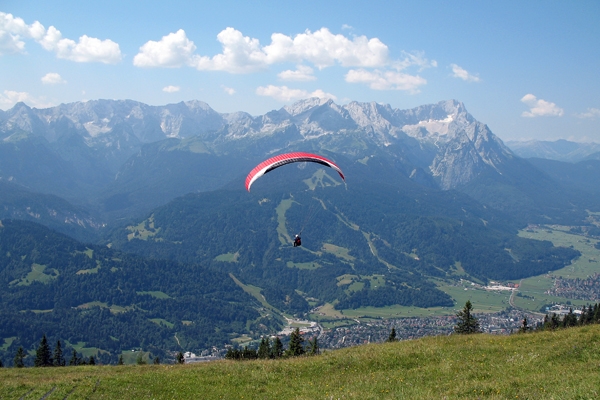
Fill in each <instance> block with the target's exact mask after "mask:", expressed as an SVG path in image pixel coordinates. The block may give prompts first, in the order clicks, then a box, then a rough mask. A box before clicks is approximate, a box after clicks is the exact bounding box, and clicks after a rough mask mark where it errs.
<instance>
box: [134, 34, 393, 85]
mask: <svg viewBox="0 0 600 400" xmlns="http://www.w3.org/2000/svg"><path fill="white" fill-rule="evenodd" d="M217 40H218V41H219V43H221V46H222V49H223V50H222V52H221V53H220V54H217V55H214V56H212V57H211V56H205V55H198V54H195V51H196V46H195V44H194V42H192V41H191V40H189V39H188V38H187V37H186V35H185V32H184V31H183V30H182V29H180V30H179V31H177V32H176V33H170V34H169V35H167V36H164V37H163V38H162V39H161V40H160V41H158V42H155V41H149V42H147V43H146V44H144V45H143V46H142V47H141V48H140V51H139V53H138V54H137V55H136V56H135V57H134V65H136V66H139V67H180V66H183V65H189V66H192V67H194V68H196V69H198V70H201V71H203V70H212V71H227V72H230V73H235V74H238V73H250V72H256V71H260V70H264V69H266V68H268V66H269V65H273V64H278V63H286V62H294V63H297V64H301V63H303V62H309V63H312V64H313V65H315V66H316V67H318V68H325V67H329V66H332V65H335V64H339V65H341V66H344V67H377V66H382V65H385V64H386V63H388V62H389V58H388V47H387V46H386V45H385V44H384V43H382V42H381V41H380V40H379V39H377V38H372V39H368V38H367V37H366V36H356V37H353V38H348V37H346V36H344V35H340V34H337V35H336V34H333V33H331V32H330V31H329V30H328V29H327V28H321V29H320V30H318V31H315V32H311V31H308V30H307V31H306V32H304V33H301V34H297V35H296V36H293V37H292V36H287V35H284V34H282V33H274V34H272V35H271V43H270V44H269V45H267V46H261V44H260V41H259V40H258V39H256V38H251V37H249V36H244V35H243V34H242V32H240V31H238V30H237V29H234V28H232V27H228V28H226V29H224V30H222V31H221V32H219V34H218V35H217Z"/></svg>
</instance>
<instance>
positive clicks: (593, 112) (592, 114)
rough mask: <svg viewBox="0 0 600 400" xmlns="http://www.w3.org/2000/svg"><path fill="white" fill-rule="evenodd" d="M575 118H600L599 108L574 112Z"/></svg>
mask: <svg viewBox="0 0 600 400" xmlns="http://www.w3.org/2000/svg"><path fill="white" fill-rule="evenodd" d="M575 116H576V117H577V118H589V119H594V118H600V108H588V109H587V111H586V112H584V113H580V114H575Z"/></svg>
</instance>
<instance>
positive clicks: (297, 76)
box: [277, 65, 317, 82]
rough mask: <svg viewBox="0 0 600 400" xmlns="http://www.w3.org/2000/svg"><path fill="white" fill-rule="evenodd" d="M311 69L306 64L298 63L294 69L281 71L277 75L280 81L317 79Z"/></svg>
mask: <svg viewBox="0 0 600 400" xmlns="http://www.w3.org/2000/svg"><path fill="white" fill-rule="evenodd" d="M313 72H314V71H313V69H312V68H311V67H309V66H306V65H298V67H296V70H295V71H292V70H289V69H288V70H286V71H282V72H280V73H279V74H277V76H278V77H279V79H281V80H282V81H299V82H308V81H314V80H315V79H317V77H316V76H314V75H313Z"/></svg>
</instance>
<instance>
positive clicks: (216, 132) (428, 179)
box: [0, 98, 589, 224]
mask: <svg viewBox="0 0 600 400" xmlns="http://www.w3.org/2000/svg"><path fill="white" fill-rule="evenodd" d="M0 139H1V141H0V154H1V155H2V157H0V179H2V180H4V181H10V182H12V183H15V184H18V185H21V186H22V187H24V188H27V189H28V190H31V191H34V192H40V193H46V194H53V195H57V196H60V197H62V198H65V199H66V200H68V201H69V202H71V203H73V204H75V205H77V206H83V207H85V208H86V209H88V210H90V211H91V212H93V213H94V216H95V218H97V219H98V222H97V223H98V224H102V223H104V222H109V221H112V220H114V219H116V218H124V217H129V216H131V215H137V216H140V215H143V213H145V212H147V211H149V210H151V209H152V208H154V207H157V206H159V205H161V204H165V203H166V202H167V201H169V200H171V199H173V198H175V197H177V196H180V195H184V194H186V193H190V192H204V191H210V190H214V189H217V188H219V187H222V186H223V185H225V184H227V183H228V182H230V181H232V180H234V179H236V178H237V179H242V177H243V175H244V174H245V172H246V171H248V170H249V169H250V168H251V167H252V166H253V165H255V164H256V163H258V162H259V161H260V160H262V159H263V158H265V157H267V156H270V155H273V154H276V153H280V152H285V151H290V150H299V149H301V150H311V151H313V150H314V151H316V152H319V151H321V152H323V151H325V152H329V153H331V154H336V155H337V156H338V157H344V159H345V162H346V163H357V162H363V163H366V160H372V159H374V160H380V161H381V162H384V163H387V164H388V165H389V166H390V168H391V169H390V171H389V174H390V176H393V177H394V179H400V178H406V179H409V180H412V181H414V182H417V183H418V184H419V185H421V186H426V187H431V188H437V189H441V190H460V191H464V192H466V193H468V194H469V195H470V196H472V197H474V198H475V199H476V200H479V201H482V202H483V203H485V204H488V205H490V206H492V207H495V208H498V209H502V210H504V211H507V212H511V213H514V212H517V213H519V214H521V215H522V216H526V217H527V218H530V219H535V216H536V214H537V216H538V217H539V216H541V215H545V216H548V215H549V214H552V210H555V209H559V208H565V207H567V206H568V204H570V203H572V202H573V198H571V197H575V198H581V196H566V195H565V194H564V192H563V191H561V190H556V189H555V188H556V187H557V182H556V181H555V180H553V179H552V178H550V176H548V175H547V174H545V173H540V171H539V169H536V168H534V167H533V166H532V165H531V163H527V162H524V161H523V159H521V158H520V157H517V156H516V155H515V154H514V153H513V152H512V151H511V150H510V149H509V148H508V147H507V146H505V145H504V144H503V142H502V141H501V140H500V139H499V138H498V137H497V136H495V135H494V134H493V133H492V132H491V131H490V129H489V127H487V126H486V125H485V124H483V123H481V122H478V121H477V120H475V118H473V116H471V115H470V114H469V113H468V112H467V110H466V108H465V106H464V105H463V104H462V103H460V102H458V101H455V100H449V101H443V102H440V103H437V104H432V105H426V106H421V107H417V108H414V109H410V110H399V109H394V108H392V107H390V106H389V105H381V104H377V103H358V102H351V103H349V104H347V105H344V106H340V105H337V104H335V103H334V102H333V101H331V100H323V99H316V98H313V99H307V100H303V101H299V102H297V103H295V104H293V105H291V106H286V107H283V108H281V109H280V110H274V111H271V112H268V113H266V114H265V115H261V116H251V115H250V114H248V113H244V112H237V113H230V114H221V113H217V112H216V111H214V110H213V109H211V108H210V107H209V106H208V105H207V104H206V103H203V102H200V101H189V102H182V103H178V104H172V105H167V106H149V105H145V104H142V103H139V102H135V101H130V100H124V101H112V100H97V101H88V102H84V103H81V102H79V103H72V104H63V105H60V106H58V107H53V108H48V109H32V108H29V107H28V106H26V105H25V104H23V103H19V104H17V105H15V106H14V107H13V108H12V109H10V110H8V111H6V112H4V113H2V114H1V115H0ZM350 182H351V181H350ZM482 187H485V190H484V191H482V190H481V188H482ZM584 197H585V196H584ZM579 203H581V202H580V201H579ZM583 207H584V208H585V207H589V205H588V204H586V205H583ZM540 209H541V210H540ZM92 210H93V211H92ZM573 212H574V213H575V214H577V212H576V211H573ZM550 217H551V218H553V217H554V216H553V215H550Z"/></svg>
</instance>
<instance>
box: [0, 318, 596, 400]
mask: <svg viewBox="0 0 600 400" xmlns="http://www.w3.org/2000/svg"><path fill="white" fill-rule="evenodd" d="M599 345H600V326H598V325H595V326H586V327H582V328H572V329H567V330H561V331H555V332H542V333H537V334H525V335H512V336H490V335H484V334H481V335H471V336H456V335H454V336H445V337H441V336H440V337H429V338H424V339H420V340H413V341H406V342H396V343H386V344H371V345H366V346H360V347H354V348H349V349H343V350H336V351H329V352H327V353H325V354H323V355H321V356H317V357H305V358H295V359H285V360H276V361H273V360H271V361H248V362H234V361H219V362H211V363H205V364H192V365H145V366H138V365H136V366H121V367H98V366H96V367H90V366H87V367H68V368H46V369H42V368H28V369H14V368H11V369H2V370H0V398H2V399H13V398H14V399H18V398H23V399H34V398H35V399H39V398H46V399H59V398H60V399H63V398H67V399H80V398H111V399H115V398H153V399H167V398H168V399H182V398H203V399H392V398H394V399H400V398H403V399H404V398H406V399H415V398H421V399H434V398H435V399H446V398H447V399H451V398H466V399H479V398H488V399H509V398H510V399H524V398H525V399H575V398H577V399H584V398H585V399H587V398H597V397H598V396H599V393H600V379H599V378H600V351H599V350H600V349H599ZM46 395H47V396H46ZM44 396H46V397H44Z"/></svg>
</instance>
